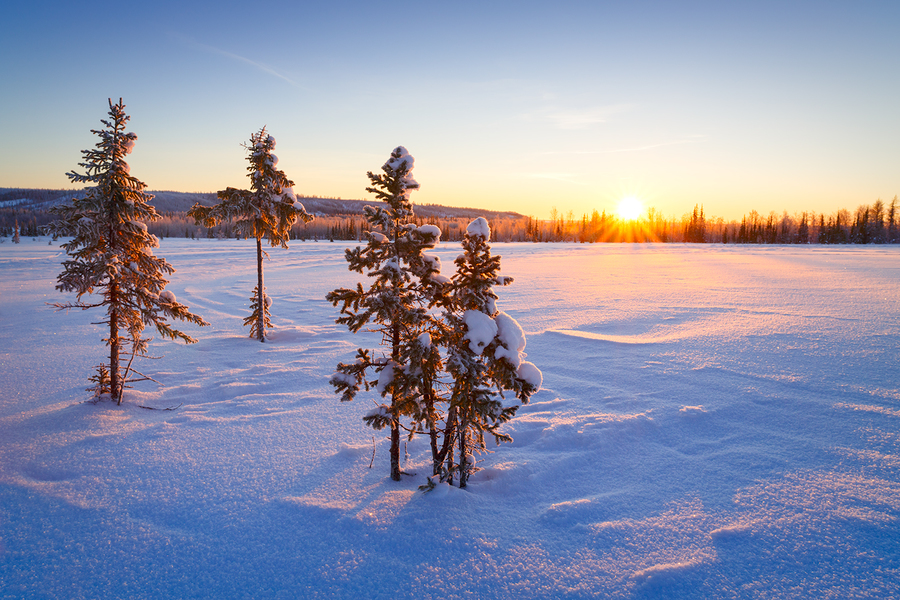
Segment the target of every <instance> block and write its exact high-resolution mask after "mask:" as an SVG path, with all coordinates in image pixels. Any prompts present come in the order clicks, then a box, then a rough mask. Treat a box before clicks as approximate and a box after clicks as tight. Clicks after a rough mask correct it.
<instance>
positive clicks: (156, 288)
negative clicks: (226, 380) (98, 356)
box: [46, 99, 208, 404]
mask: <svg viewBox="0 0 900 600" xmlns="http://www.w3.org/2000/svg"><path fill="white" fill-rule="evenodd" d="M128 120H129V117H128V116H127V115H126V114H125V105H124V104H122V100H121V99H120V100H119V102H118V104H113V102H112V100H111V99H110V101H109V119H108V120H102V121H101V122H102V123H103V125H104V128H103V129H100V130H91V133H93V134H95V135H97V136H98V137H99V138H100V141H98V142H97V144H96V146H95V147H94V148H93V149H91V150H83V151H82V157H83V162H81V163H79V166H81V167H82V168H83V169H84V172H83V173H77V172H75V171H72V172H69V173H67V174H66V175H67V176H68V178H69V180H70V181H72V182H74V183H82V184H87V186H88V187H86V188H85V194H84V197H83V198H75V199H73V200H72V201H71V202H69V203H66V204H63V205H60V206H57V207H54V208H53V209H52V213H53V214H54V215H55V216H56V217H58V219H57V220H56V221H54V222H53V223H51V224H50V225H48V226H47V227H46V230H47V232H48V233H51V234H53V235H54V236H71V237H72V239H71V240H70V241H68V242H66V243H64V244H62V248H63V249H64V250H65V251H66V253H67V254H68V255H69V257H70V258H69V259H68V260H66V261H64V262H63V272H62V273H60V275H59V277H58V278H57V280H58V284H57V286H56V288H57V289H58V290H60V291H62V292H75V294H76V297H77V300H76V301H75V302H68V303H55V304H53V306H55V307H57V308H58V309H69V308H80V309H84V310H86V309H89V308H103V309H105V310H106V318H105V319H104V320H103V321H101V322H100V323H102V324H107V325H109V337H107V338H105V339H104V341H105V342H106V344H107V345H108V346H109V347H110V357H109V361H110V362H109V366H108V367H107V366H106V365H101V366H100V367H99V371H98V375H97V376H95V377H94V378H92V381H95V382H96V383H97V388H98V390H99V391H100V392H103V393H105V392H106V391H107V390H108V391H109V394H110V396H111V397H112V399H113V400H115V401H116V402H117V403H119V404H121V402H122V392H123V389H124V388H125V387H126V386H125V383H126V381H130V379H129V376H130V373H132V372H134V373H137V374H138V375H141V378H140V379H137V380H143V379H150V378H149V377H147V376H144V375H143V374H141V373H139V372H137V371H135V370H134V369H133V368H132V363H133V361H134V358H135V356H145V352H146V349H147V344H148V342H149V339H145V338H143V337H142V333H143V331H144V328H145V326H147V325H152V326H154V327H155V328H156V330H157V332H158V333H159V334H160V335H162V336H163V337H164V338H169V339H180V340H182V341H184V342H187V343H192V342H195V341H196V340H195V339H194V338H192V337H191V336H189V335H187V334H186V333H183V332H181V331H179V330H178V329H175V328H173V327H172V326H171V324H170V319H177V320H181V321H188V322H191V323H194V324H196V325H201V326H202V325H207V324H208V323H206V322H205V321H204V320H203V319H202V318H200V317H198V316H197V315H194V314H192V313H191V312H190V310H189V309H188V307H187V306H185V305H184V304H181V303H179V302H178V301H177V300H176V299H175V295H174V294H173V293H172V292H170V291H168V290H166V289H165V287H166V284H167V283H168V280H167V279H166V275H169V274H171V273H174V272H175V269H174V268H173V267H172V266H171V265H170V264H169V263H168V262H166V260H165V259H164V258H160V257H158V256H154V254H153V248H156V247H158V246H159V240H158V239H157V238H156V237H155V236H153V235H151V234H149V233H148V232H147V225H146V223H148V222H152V221H155V220H157V219H158V218H159V215H158V214H157V213H156V210H155V209H154V208H153V207H152V206H151V205H150V204H149V201H150V200H151V199H152V198H153V196H151V195H150V194H147V193H145V192H144V189H146V187H147V186H146V185H145V184H144V183H143V182H141V181H139V180H138V179H137V178H135V177H133V176H132V175H131V173H130V168H129V166H128V163H127V162H126V161H125V157H126V156H127V155H128V154H130V153H131V151H132V149H133V148H134V145H135V142H136V141H137V135H135V134H134V133H130V132H126V131H125V128H126V125H127V123H128ZM86 296H89V297H92V298H95V299H94V300H93V301H87V300H83V298H84V297H86ZM127 353H130V354H131V358H130V360H129V361H128V363H127V365H126V367H125V369H124V371H123V369H122V367H121V366H120V357H121V355H123V354H127Z"/></svg>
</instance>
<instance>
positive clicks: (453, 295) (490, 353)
mask: <svg viewBox="0 0 900 600" xmlns="http://www.w3.org/2000/svg"><path fill="white" fill-rule="evenodd" d="M489 239H490V228H489V226H488V223H487V221H486V220H485V219H483V218H480V217H479V218H478V219H475V220H474V221H473V222H472V223H471V224H470V225H469V227H468V229H467V231H466V235H465V237H464V238H463V242H462V246H463V254H461V255H460V256H459V257H458V258H457V259H456V261H455V263H456V274H455V275H454V276H453V280H452V283H451V285H450V289H449V292H448V298H447V300H446V301H445V303H444V307H445V312H444V315H443V320H444V322H445V323H446V328H445V332H446V333H445V337H444V339H443V340H442V343H443V344H444V345H445V346H446V348H447V360H446V369H447V372H448V373H449V374H450V377H451V379H452V381H453V385H452V391H451V394H450V411H451V412H452V413H453V414H454V417H455V421H456V427H455V437H456V441H457V445H458V449H459V458H458V463H454V462H453V457H452V454H450V455H449V456H448V464H447V466H446V467H445V472H447V473H450V474H451V475H452V473H453V472H454V471H455V472H457V473H458V474H459V487H461V488H464V487H466V484H467V481H468V477H469V474H470V473H471V472H473V470H474V459H473V455H474V454H475V453H478V452H483V451H485V450H486V445H485V443H484V435H485V434H486V433H487V434H490V435H491V436H493V438H494V440H495V442H496V443H498V444H499V443H500V442H509V441H512V438H511V437H510V436H509V435H508V434H505V433H502V432H501V431H500V430H499V428H500V425H502V424H503V423H506V422H507V421H509V420H510V419H511V418H512V417H513V416H514V415H515V414H516V411H517V410H518V408H519V405H518V404H505V403H504V402H503V400H504V396H503V392H504V391H511V392H513V394H514V395H515V397H516V398H517V400H518V401H519V402H521V403H522V404H525V403H527V402H528V400H529V398H530V397H531V395H532V394H533V393H535V392H536V391H537V390H538V388H539V387H540V371H538V370H537V367H535V366H534V365H533V364H531V363H529V362H526V361H525V360H524V357H525V353H524V352H523V350H524V349H525V336H524V333H523V332H522V330H521V328H520V327H519V324H518V323H516V321H515V320H514V319H513V318H512V317H510V316H509V315H507V314H506V313H503V312H500V311H498V310H497V307H496V300H497V294H496V293H495V292H494V291H493V287H494V286H495V285H502V286H505V285H509V284H510V283H512V278H511V277H504V276H501V275H500V257H499V256H494V255H492V254H491V248H490V245H489V244H488V240H489Z"/></svg>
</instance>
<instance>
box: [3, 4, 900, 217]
mask: <svg viewBox="0 0 900 600" xmlns="http://www.w3.org/2000/svg"><path fill="white" fill-rule="evenodd" d="M0 15H2V21H3V23H4V26H3V30H4V31H3V35H2V36H0V82H2V90H3V91H2V94H0V187H41V188H63V187H72V186H71V185H70V184H69V182H68V179H67V178H66V177H65V173H66V172H67V171H70V170H72V169H76V168H78V167H77V164H78V162H79V161H80V159H81V154H80V151H81V150H83V149H86V148H89V147H92V146H93V145H94V143H95V142H96V137H95V136H93V135H92V134H91V133H90V130H91V129H96V128H98V127H100V119H102V118H105V117H106V112H107V110H108V106H107V98H110V97H111V98H113V99H114V100H118V98H119V97H122V99H123V100H124V102H125V104H126V105H127V109H126V112H127V113H128V114H129V115H130V116H131V124H130V125H131V129H132V130H133V131H134V132H136V133H137V134H138V143H137V146H136V148H135V151H134V153H133V154H132V155H131V157H130V158H131V160H130V164H131V167H132V173H133V174H134V175H135V176H137V177H138V178H140V179H141V180H142V181H144V182H145V183H147V184H148V186H149V188H150V189H151V190H153V189H156V190H178V191H216V190H220V189H224V188H225V187H227V186H235V187H247V185H249V180H248V179H247V178H246V171H245V167H246V162H245V156H246V154H245V151H244V149H243V148H242V147H241V144H242V143H243V142H245V141H247V140H248V139H249V137H250V134H251V133H253V132H254V131H256V130H257V129H259V128H260V127H262V126H263V125H266V126H267V127H268V129H269V131H270V132H271V133H272V135H273V136H274V137H275V138H276V140H277V141H278V147H277V149H276V152H277V154H278V156H279V158H280V163H279V168H282V169H283V170H284V171H285V172H286V173H287V175H288V177H290V178H291V179H293V180H294V181H295V182H296V186H295V189H296V191H298V192H299V193H302V194H305V195H317V196H328V197H341V198H366V197H367V194H366V192H365V186H366V185H367V179H366V171H369V170H373V171H377V170H378V169H379V168H380V167H381V165H382V164H383V163H384V161H385V160H386V159H387V157H388V154H389V153H390V151H391V150H392V149H393V148H394V147H395V146H396V145H398V144H402V145H404V146H406V147H407V148H408V149H409V151H410V153H411V154H412V155H413V156H415V158H416V170H415V176H416V179H417V180H418V181H419V183H421V184H422V189H421V191H418V192H416V193H415V194H414V195H413V200H414V201H415V202H419V203H433V204H448V205H454V206H477V207H483V208H490V209H495V210H515V211H518V212H522V213H525V214H532V215H535V216H537V217H541V218H545V217H547V215H548V214H549V212H550V209H551V208H552V207H555V208H556V209H557V210H559V211H560V212H561V213H563V214H565V213H567V212H568V211H573V212H574V214H575V215H576V216H580V215H581V214H583V213H590V211H591V210H593V209H597V210H604V209H605V210H607V211H611V210H614V209H615V207H616V205H617V204H618V201H619V199H620V198H621V197H622V196H626V195H635V196H638V197H640V198H641V199H643V201H644V202H645V204H647V205H648V206H654V207H656V208H657V209H659V210H660V211H662V213H663V214H665V215H666V216H681V215H682V214H684V213H686V212H689V211H690V210H691V209H692V208H693V206H694V204H702V205H703V206H704V207H705V210H706V214H707V215H715V216H722V217H725V218H726V219H728V220H730V219H740V217H741V215H742V214H744V213H746V212H748V211H749V210H751V209H755V210H757V211H759V212H760V213H762V214H768V213H769V212H770V211H776V212H778V213H781V212H782V211H784V210H786V211H788V212H789V213H795V212H799V211H816V212H822V211H824V212H832V211H834V210H837V209H839V208H849V209H854V208H856V207H857V206H858V205H860V204H868V203H871V202H873V201H875V200H876V199H878V198H881V199H883V200H886V201H889V200H890V199H891V198H892V197H893V196H894V195H895V194H900V2H896V1H890V2H864V1H861V2H849V1H846V2H828V1H816V2H758V1H755V2H723V1H718V2H629V3H621V2H603V1H599V0H597V1H593V2H568V1H558V2H552V3H551V2H546V1H544V2H530V1H527V0H525V1H523V0H519V1H515V2H513V1H500V2H491V1H490V0H485V1H484V2H469V1H467V0H457V1H456V2H453V3H448V2H442V3H437V2H427V1H422V2H403V3H391V2H388V3H383V2H360V1H356V2H350V1H342V0H331V1H328V2H304V1H294V2H280V1H272V2H266V3H250V2H240V3H238V2H230V1H224V2H223V1H218V2H191V1H189V0H186V1H182V2H169V1H167V0H162V1H157V2H153V3H151V2H142V3H131V2H95V1H90V0H87V1H82V2H71V1H68V2H61V1H53V2H48V1H44V0H29V1H28V2H24V1H18V2H7V3H4V7H3V8H2V9H0Z"/></svg>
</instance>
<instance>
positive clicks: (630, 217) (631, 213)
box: [616, 196, 644, 221]
mask: <svg viewBox="0 0 900 600" xmlns="http://www.w3.org/2000/svg"><path fill="white" fill-rule="evenodd" d="M643 213H644V203H643V202H641V200H640V199H639V198H635V197H634V196H625V197H624V198H622V199H621V200H619V206H618V207H617V208H616V214H618V215H619V218H620V219H622V220H623V221H634V220H635V219H637V218H638V217H640V216H641V215H642V214H643Z"/></svg>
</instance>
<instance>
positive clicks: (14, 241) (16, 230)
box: [13, 217, 20, 244]
mask: <svg viewBox="0 0 900 600" xmlns="http://www.w3.org/2000/svg"><path fill="white" fill-rule="evenodd" d="M18 243H20V240H19V218H18V217H16V229H15V231H14V233H13V244H18Z"/></svg>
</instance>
